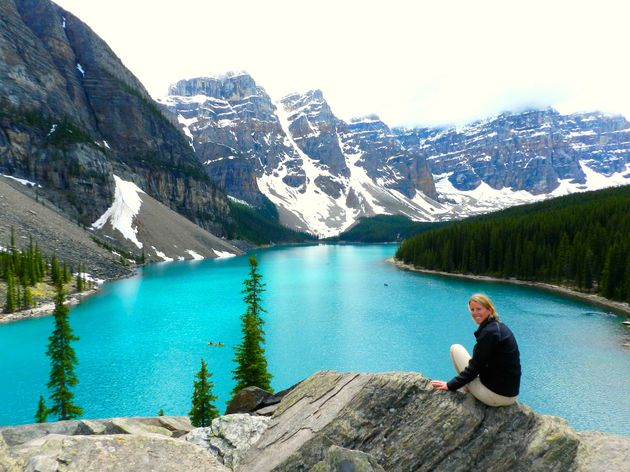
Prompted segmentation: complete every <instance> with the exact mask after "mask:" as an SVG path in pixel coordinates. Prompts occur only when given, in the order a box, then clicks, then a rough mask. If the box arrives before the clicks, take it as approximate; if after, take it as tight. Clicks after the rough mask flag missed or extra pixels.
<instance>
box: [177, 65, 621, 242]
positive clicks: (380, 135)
mask: <svg viewBox="0 0 630 472" xmlns="http://www.w3.org/2000/svg"><path fill="white" fill-rule="evenodd" d="M164 104H165V105H166V106H167V108H168V109H170V110H171V111H173V112H174V113H176V115H177V117H178V121H179V122H180V123H181V125H182V127H183V129H184V131H185V133H186V135H187V136H188V137H189V139H190V142H191V146H193V147H194V149H195V151H196V153H197V155H198V157H199V158H200V159H201V160H202V162H203V163H204V164H205V165H206V166H207V169H208V171H209V173H210V175H211V176H212V178H213V179H214V180H215V181H216V182H218V183H219V184H220V185H221V186H223V187H224V188H225V189H226V191H227V192H228V194H230V195H232V196H233V197H235V198H238V199H240V200H244V201H246V202H248V203H250V204H252V205H259V204H260V202H261V201H262V200H264V199H269V200H271V202H273V204H274V205H275V206H276V207H277V208H278V210H279V212H280V216H281V221H282V222H283V223H284V224H286V225H288V226H290V227H293V228H297V229H301V230H306V231H310V232H313V233H316V234H318V235H321V236H329V235H334V234H337V233H339V232H341V231H343V230H344V229H346V228H348V227H349V226H351V225H352V224H353V223H354V222H355V221H356V220H357V219H358V218H359V217H361V216H372V215H375V214H394V213H400V214H404V215H407V216H409V217H411V218H412V219H414V220H424V221H433V220H444V219H452V218H459V217H463V216H468V215H472V214H476V213H484V212H488V211H492V210H496V209H500V208H505V207H507V206H511V205H515V204H522V203H528V202H532V201H537V200H541V199H544V198H548V197H550V196H559V195H564V194H567V193H572V192H578V191H584V190H594V189H598V188H602V187H607V186H611V185H622V184H624V183H630V178H629V177H630V123H628V121H627V120H626V119H624V118H623V117H620V116H609V115H605V114H601V113H586V114H573V115H561V114H560V113H558V112H557V111H554V110H552V109H545V110H528V111H524V112H521V113H505V114H502V115H500V116H498V117H494V118H489V119H486V120H482V121H479V122H475V123H472V124H470V125H467V126H463V127H451V128H414V129H390V128H389V127H388V126H387V125H386V124H385V123H383V122H382V121H381V120H380V119H379V118H378V117H376V116H368V117H364V118H360V119H354V120H351V121H350V122H345V121H343V120H341V119H339V118H337V117H336V116H335V115H334V113H333V111H332V109H331V107H330V105H329V104H328V103H327V102H326V100H325V99H324V97H323V94H322V92H321V91H319V90H315V91H309V92H306V93H303V94H297V93H296V94H291V95H288V96H286V97H284V98H282V99H281V100H280V101H278V102H277V103H273V102H272V100H271V98H270V97H269V96H268V95H267V94H266V92H265V91H264V89H263V88H261V87H260V86H258V85H257V84H256V83H255V81H254V80H253V79H252V78H251V77H250V76H249V75H247V74H244V73H240V74H228V75H226V76H223V77H204V78H197V79H191V80H182V81H180V82H178V83H177V84H175V85H174V86H172V87H171V90H170V95H169V97H168V98H167V99H165V101H164Z"/></svg>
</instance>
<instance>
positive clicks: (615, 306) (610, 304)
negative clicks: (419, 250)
mask: <svg viewBox="0 0 630 472" xmlns="http://www.w3.org/2000/svg"><path fill="white" fill-rule="evenodd" d="M386 262H389V263H391V264H393V265H394V266H396V267H397V268H398V269H401V270H408V271H410V272H420V273H423V274H431V275H440V276H444V277H455V278H460V279H468V280H478V281H481V282H505V283H509V284H514V285H525V286H528V287H534V288H538V289H543V290H547V291H549V292H554V293H557V294H560V295H564V296H567V297H570V298H575V299H578V300H581V301H585V302H588V303H591V304H593V305H597V306H599V307H602V308H607V309H609V310H611V311H614V312H616V313H617V314H619V315H622V316H625V317H626V318H630V304H629V303H624V302H617V301H614V300H609V299H607V298H604V297H602V296H600V295H594V294H590V293H583V292H578V291H576V290H571V289H570V288H566V287H562V286H559V285H552V284H548V283H545V282H529V281H527V280H519V279H502V278H499V277H490V276H487V275H472V274H457V273H452V272H442V271H439V270H429V269H420V268H418V267H415V266H413V265H411V264H405V263H404V262H402V261H399V260H398V259H395V258H393V257H390V258H388V259H386Z"/></svg>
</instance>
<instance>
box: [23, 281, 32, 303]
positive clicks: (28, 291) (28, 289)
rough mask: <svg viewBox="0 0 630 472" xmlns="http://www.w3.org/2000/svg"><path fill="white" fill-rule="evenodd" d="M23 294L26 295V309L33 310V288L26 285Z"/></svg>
mask: <svg viewBox="0 0 630 472" xmlns="http://www.w3.org/2000/svg"><path fill="white" fill-rule="evenodd" d="M23 294H24V308H32V307H33V293H32V292H31V287H29V286H28V285H25V286H24V290H23Z"/></svg>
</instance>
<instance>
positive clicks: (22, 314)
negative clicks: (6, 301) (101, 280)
mask: <svg viewBox="0 0 630 472" xmlns="http://www.w3.org/2000/svg"><path fill="white" fill-rule="evenodd" d="M99 290H100V285H97V286H96V288H92V289H90V290H85V291H83V292H80V293H73V294H70V295H68V296H67V297H66V300H65V302H64V304H65V305H68V306H73V305H78V304H79V303H81V302H82V301H83V299H84V298H85V297H88V296H90V295H94V294H95V293H96V292H98V291H99ZM53 311H55V302H52V301H51V302H45V303H42V304H41V305H39V306H36V307H34V308H29V309H27V310H20V311H14V312H13V313H0V325H2V324H7V323H14V322H16V321H22V320H28V319H32V318H42V317H44V316H50V315H52V313H53Z"/></svg>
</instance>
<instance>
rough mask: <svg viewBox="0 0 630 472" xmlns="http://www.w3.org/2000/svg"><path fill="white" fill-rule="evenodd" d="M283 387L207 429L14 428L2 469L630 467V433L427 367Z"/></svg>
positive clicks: (112, 422)
mask: <svg viewBox="0 0 630 472" xmlns="http://www.w3.org/2000/svg"><path fill="white" fill-rule="evenodd" d="M276 396H277V397H282V400H281V401H280V403H276V404H275V405H274V406H275V407H276V411H275V412H274V413H273V415H272V416H271V417H265V416H259V415H249V414H232V415H225V416H222V417H220V418H216V419H215V420H213V422H212V424H211V425H210V426H209V427H207V428H196V429H192V426H191V425H190V422H189V421H188V419H187V418H185V417H156V418H111V419H101V420H77V421H61V422H57V423H44V424H37V425H24V426H13V427H3V428H0V471H2V472H17V471H24V470H29V471H33V472H35V471H37V472H56V471H60V472H61V471H81V472H92V471H93V472H96V471H98V472H101V471H119V470H133V471H134V472H135V471H139V472H144V471H146V472H149V471H173V472H180V471H181V472H184V471H186V472H187V471H190V470H195V471H197V470H200V471H218V472H225V471H228V470H238V471H239V472H265V471H271V470H273V471H278V472H282V471H291V472H293V471H296V470H304V471H306V470H310V471H316V472H327V471H331V472H332V471H335V472H337V471H348V472H349V471H357V472H358V471H366V472H372V471H373V472H382V471H384V470H405V471H406V470H413V471H436V472H439V471H462V472H463V471H468V470H471V469H474V470H483V471H490V472H507V471H510V472H511V471H515V472H526V471H527V472H529V471H539V472H548V471H549V472H551V471H554V472H555V471H557V472H564V471H574V472H599V471H606V472H626V471H627V470H628V467H627V465H628V463H629V459H630V438H628V437H623V436H615V435H610V434H604V433H598V432H583V433H576V432H575V431H574V430H573V429H571V428H570V427H569V426H568V425H567V423H566V421H564V420H563V419H562V418H557V417H553V416H545V415H539V414H536V413H535V412H534V411H532V410H531V409H530V408H528V407H527V406H525V405H523V404H520V403H516V404H514V405H511V406H509V407H502V408H491V407H488V406H486V405H483V404H481V403H479V402H478V401H476V400H475V399H474V398H473V397H472V396H470V395H468V394H466V393H463V392H442V391H437V390H434V389H433V387H431V385H430V383H429V381H428V380H427V379H426V378H424V377H422V376H421V375H420V374H418V373H411V372H389V373H381V374H367V373H339V372H330V371H327V372H318V373H316V374H314V375H312V376H311V377H309V378H308V379H306V380H304V381H303V382H301V383H299V384H298V385H296V386H294V387H292V388H291V389H288V392H279V393H278V394H277V395H276ZM184 433H186V434H185V435H183V434H184ZM182 435H183V436H182Z"/></svg>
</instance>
